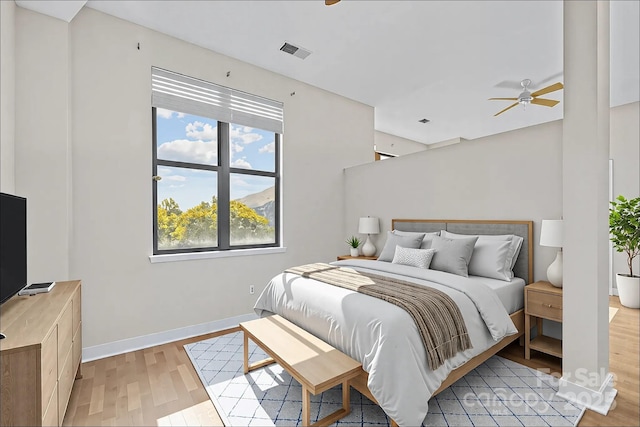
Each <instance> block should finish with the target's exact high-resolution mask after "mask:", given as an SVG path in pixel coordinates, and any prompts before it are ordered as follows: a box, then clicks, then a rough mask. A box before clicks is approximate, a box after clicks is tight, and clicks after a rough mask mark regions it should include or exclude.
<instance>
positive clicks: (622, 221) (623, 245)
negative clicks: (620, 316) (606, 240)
mask: <svg viewBox="0 0 640 427" xmlns="http://www.w3.org/2000/svg"><path fill="white" fill-rule="evenodd" d="M610 203H611V206H610V207H609V232H610V233H611V242H612V243H613V247H614V249H615V250H616V251H618V252H625V253H626V254H627V265H628V266H629V274H623V273H618V274H616V285H617V287H618V294H619V295H620V304H622V305H624V306H625V307H629V308H640V276H639V275H634V274H633V259H634V258H635V257H637V256H638V255H640V197H636V198H635V199H628V200H627V199H625V198H624V196H618V198H617V199H616V200H614V201H612V202H610Z"/></svg>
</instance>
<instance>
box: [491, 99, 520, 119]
mask: <svg viewBox="0 0 640 427" xmlns="http://www.w3.org/2000/svg"><path fill="white" fill-rule="evenodd" d="M516 105H518V103H517V102H514V103H513V104H511V105H509V106H508V107H507V108H505V109H504V110H502V111H500V112H498V113H496V114H494V115H493V117H495V116H497V115H498V114H502V113H504V112H505V111H507V110H508V109H510V108H513V107H515V106H516Z"/></svg>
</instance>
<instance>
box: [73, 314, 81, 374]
mask: <svg viewBox="0 0 640 427" xmlns="http://www.w3.org/2000/svg"><path fill="white" fill-rule="evenodd" d="M81 361H82V322H80V324H79V325H78V330H77V331H76V332H75V335H74V336H73V369H76V368H77V367H78V366H79V365H80V362H81Z"/></svg>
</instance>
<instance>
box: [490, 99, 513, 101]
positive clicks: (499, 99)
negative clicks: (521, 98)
mask: <svg viewBox="0 0 640 427" xmlns="http://www.w3.org/2000/svg"><path fill="white" fill-rule="evenodd" d="M495 100H498V101H517V100H518V98H489V101H495Z"/></svg>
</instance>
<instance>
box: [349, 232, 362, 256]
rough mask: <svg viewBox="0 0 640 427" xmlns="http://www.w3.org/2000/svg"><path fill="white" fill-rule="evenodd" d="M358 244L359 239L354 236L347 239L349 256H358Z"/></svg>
mask: <svg viewBox="0 0 640 427" xmlns="http://www.w3.org/2000/svg"><path fill="white" fill-rule="evenodd" d="M360 243H361V242H360V239H358V238H357V237H356V236H351V237H349V238H348V239H347V244H348V245H349V246H350V247H351V249H350V254H351V256H358V246H360Z"/></svg>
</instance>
